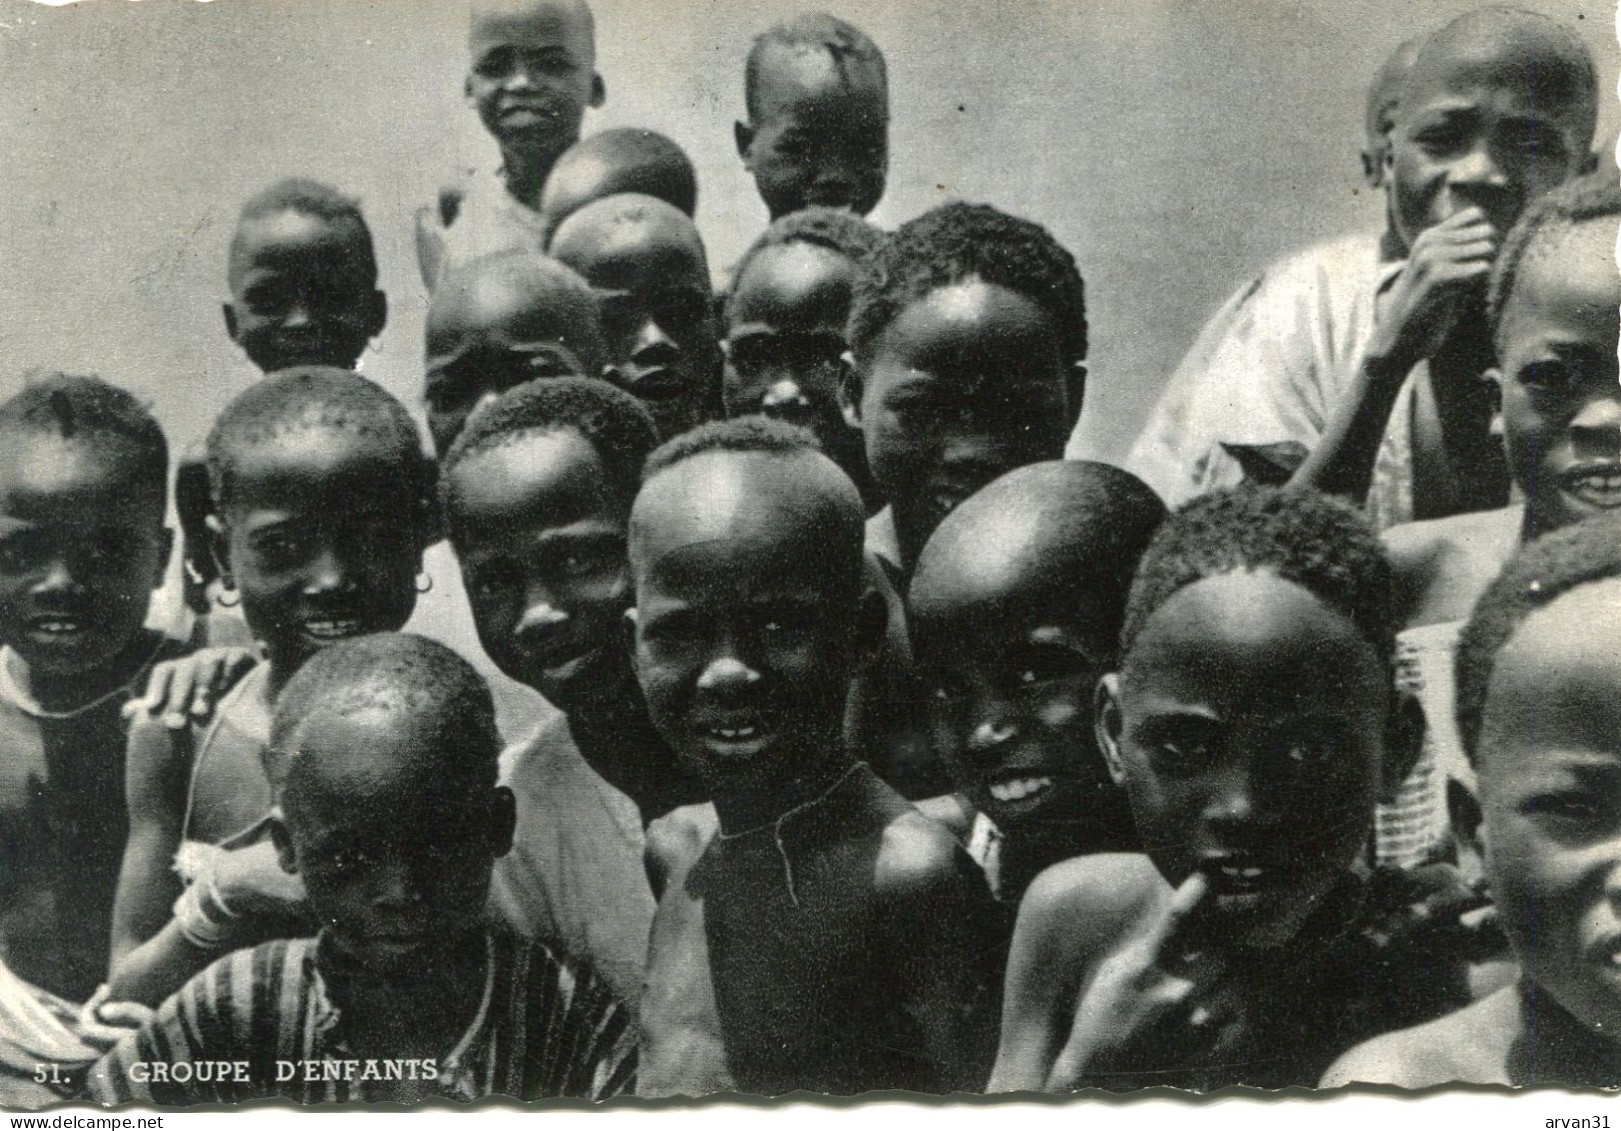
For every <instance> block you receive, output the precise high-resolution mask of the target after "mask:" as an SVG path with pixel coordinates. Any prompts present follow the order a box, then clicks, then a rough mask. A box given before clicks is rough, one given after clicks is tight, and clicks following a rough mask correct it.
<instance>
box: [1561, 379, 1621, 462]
mask: <svg viewBox="0 0 1621 1131" xmlns="http://www.w3.org/2000/svg"><path fill="white" fill-rule="evenodd" d="M1570 430H1571V433H1572V437H1573V439H1574V440H1575V441H1576V445H1577V447H1578V448H1579V449H1580V452H1579V454H1581V455H1584V456H1587V457H1590V458H1591V457H1594V456H1606V457H1610V458H1614V457H1615V456H1617V455H1621V391H1618V390H1606V391H1605V392H1604V393H1603V394H1601V395H1598V396H1593V397H1589V398H1588V399H1587V400H1586V401H1585V402H1584V403H1583V404H1582V407H1581V408H1580V410H1578V411H1577V413H1576V415H1575V416H1573V417H1571V421H1570Z"/></svg>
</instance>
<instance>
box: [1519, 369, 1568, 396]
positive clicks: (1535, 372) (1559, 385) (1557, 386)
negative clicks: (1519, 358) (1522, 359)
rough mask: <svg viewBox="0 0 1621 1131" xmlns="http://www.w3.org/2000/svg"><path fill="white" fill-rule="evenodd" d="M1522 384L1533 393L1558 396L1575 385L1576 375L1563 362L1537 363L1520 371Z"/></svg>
mask: <svg viewBox="0 0 1621 1131" xmlns="http://www.w3.org/2000/svg"><path fill="white" fill-rule="evenodd" d="M1520 384H1522V385H1524V386H1525V387H1526V388H1527V389H1529V390H1531V392H1532V393H1541V394H1544V395H1547V396H1556V395H1560V394H1563V393H1566V392H1568V391H1569V390H1570V388H1571V386H1572V385H1574V384H1575V375H1574V374H1572V373H1571V371H1570V367H1569V366H1568V365H1566V364H1565V363H1564V362H1562V361H1536V362H1532V363H1531V364H1530V365H1527V366H1526V367H1525V368H1523V369H1521V370H1520Z"/></svg>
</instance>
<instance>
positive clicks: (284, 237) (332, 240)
mask: <svg viewBox="0 0 1621 1131" xmlns="http://www.w3.org/2000/svg"><path fill="white" fill-rule="evenodd" d="M359 239H360V237H359V233H358V232H357V231H356V230H355V227H354V225H353V224H349V223H345V222H343V221H341V220H338V219H336V218H329V217H326V216H316V215H313V214H312V213H309V212H304V211H301V210H300V209H297V208H281V209H277V210H276V211H274V212H266V213H263V214H261V215H258V216H249V217H247V218H246V219H244V220H243V221H242V222H241V223H240V224H238V225H237V229H236V240H235V246H236V247H237V249H238V254H239V255H241V256H243V257H245V258H249V259H254V258H258V257H261V256H264V255H268V254H274V253H276V252H288V251H297V252H304V253H309V252H312V251H317V250H324V249H328V248H333V247H341V248H344V249H347V248H350V247H352V246H354V245H355V244H356V243H358V242H359Z"/></svg>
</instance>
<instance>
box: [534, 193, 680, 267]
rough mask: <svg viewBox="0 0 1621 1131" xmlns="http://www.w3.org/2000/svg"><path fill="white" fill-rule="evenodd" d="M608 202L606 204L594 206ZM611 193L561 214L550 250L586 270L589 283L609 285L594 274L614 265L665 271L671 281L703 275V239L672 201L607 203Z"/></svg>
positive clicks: (610, 198)
mask: <svg viewBox="0 0 1621 1131" xmlns="http://www.w3.org/2000/svg"><path fill="white" fill-rule="evenodd" d="M603 205H607V206H610V207H599V206H603ZM613 205H614V198H612V197H609V198H607V199H606V200H603V201H598V202H596V203H595V204H590V205H587V206H586V207H584V208H582V209H580V210H579V211H578V212H576V213H574V214H573V215H572V216H570V217H569V218H568V219H567V220H564V221H563V223H562V225H561V226H560V227H559V228H558V230H557V234H556V236H554V237H553V241H552V253H553V254H554V255H556V256H557V257H558V258H559V259H562V260H563V261H565V262H567V263H569V264H571V265H573V266H575V267H576V269H577V270H579V271H581V272H582V273H583V274H585V275H586V276H587V277H588V278H589V279H590V280H591V282H592V283H593V284H594V285H597V286H612V285H613V284H612V283H611V282H610V283H604V282H602V281H601V280H600V279H599V278H598V274H599V273H600V272H602V271H611V270H613V269H614V268H638V269H644V270H652V269H657V270H659V271H667V272H669V273H670V274H671V275H672V276H674V278H672V279H671V282H675V281H678V280H679V281H685V278H686V277H687V276H691V275H699V276H703V277H704V278H705V280H706V282H707V274H706V272H705V271H704V262H705V257H704V250H703V243H702V242H701V241H700V239H699V237H698V232H697V229H696V228H694V227H693V226H692V223H691V221H689V220H687V219H686V217H685V216H682V215H681V213H679V212H677V211H676V210H675V209H674V208H673V207H671V208H669V209H668V210H666V209H662V208H651V207H646V206H642V205H627V206H624V207H612V206H613Z"/></svg>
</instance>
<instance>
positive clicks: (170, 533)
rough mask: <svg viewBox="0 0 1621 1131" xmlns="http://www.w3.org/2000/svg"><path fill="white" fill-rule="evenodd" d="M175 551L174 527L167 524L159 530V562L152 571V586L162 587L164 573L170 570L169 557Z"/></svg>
mask: <svg viewBox="0 0 1621 1131" xmlns="http://www.w3.org/2000/svg"><path fill="white" fill-rule="evenodd" d="M173 553H174V529H173V528H172V527H168V526H165V527H164V528H163V529H162V530H160V531H158V564H157V568H156V569H155V570H153V572H152V588H153V589H154V590H157V589H162V588H163V583H164V580H165V577H164V575H165V574H167V573H168V572H169V557H170V555H171V554H173Z"/></svg>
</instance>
